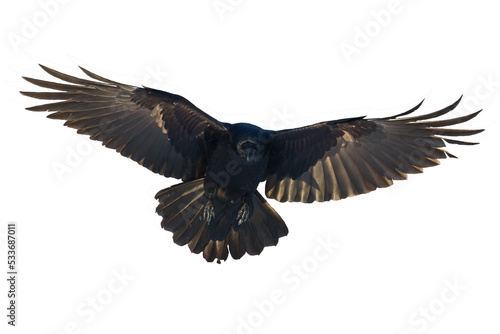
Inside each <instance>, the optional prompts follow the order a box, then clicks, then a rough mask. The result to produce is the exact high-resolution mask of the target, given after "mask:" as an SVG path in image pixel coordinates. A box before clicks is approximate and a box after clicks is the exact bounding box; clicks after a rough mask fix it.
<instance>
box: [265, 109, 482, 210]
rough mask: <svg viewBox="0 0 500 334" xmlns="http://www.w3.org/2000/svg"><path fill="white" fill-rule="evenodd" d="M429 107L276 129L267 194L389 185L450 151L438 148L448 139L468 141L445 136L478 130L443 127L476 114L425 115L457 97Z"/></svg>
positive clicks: (332, 194)
mask: <svg viewBox="0 0 500 334" xmlns="http://www.w3.org/2000/svg"><path fill="white" fill-rule="evenodd" d="M459 101H460V100H458V101H456V102H455V103H453V104H452V105H450V106H448V107H446V108H443V109H441V110H438V111H436V112H433V113H429V114H425V115H421V116H414V117H406V118H400V117H401V116H404V115H407V114H410V113H412V112H413V111H415V110H416V109H417V108H418V107H419V106H420V105H421V103H420V104H419V105H417V106H416V107H415V108H412V109H411V110H408V111H407V112H404V113H402V114H399V115H396V116H392V117H386V118H375V119H365V118H364V117H357V118H350V119H344V120H337V121H329V122H322V123H317V124H313V125H310V126H306V127H302V128H298V129H290V130H283V131H277V132H275V133H274V135H273V137H272V138H271V153H270V158H269V167H268V171H267V175H268V177H267V182H266V196H267V197H269V198H274V199H276V200H278V201H281V202H286V201H290V202H313V201H318V202H322V201H329V200H339V199H342V198H346V197H350V196H355V195H359V194H364V193H368V192H370V191H372V190H375V189H377V188H382V187H387V186H390V185H392V183H393V180H403V179H406V177H407V174H411V173H421V172H422V169H423V168H424V167H429V166H435V165H438V164H439V161H438V159H443V158H446V157H447V156H449V157H453V158H454V157H455V156H453V155H452V154H451V153H449V152H447V151H445V150H444V149H442V147H444V146H445V142H447V143H449V144H460V145H472V144H474V143H469V142H465V141H459V140H455V139H450V138H447V137H451V136H468V135H473V134H476V133H479V132H481V131H483V130H462V129H446V128H443V127H445V126H449V125H455V124H460V123H463V122H466V121H468V120H470V119H471V118H473V117H475V116H476V115H477V114H478V113H479V111H478V112H475V113H472V114H470V115H466V116H462V117H457V118H452V119H446V120H437V121H436V120H433V121H428V120H429V119H433V118H436V117H439V116H441V115H444V114H446V113H448V112H449V111H451V110H453V109H454V108H455V107H456V106H457V105H458V103H459Z"/></svg>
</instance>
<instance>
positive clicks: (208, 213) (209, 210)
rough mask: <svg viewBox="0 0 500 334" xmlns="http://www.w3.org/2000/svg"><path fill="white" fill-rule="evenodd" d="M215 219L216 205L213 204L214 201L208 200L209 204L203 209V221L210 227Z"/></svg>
mask: <svg viewBox="0 0 500 334" xmlns="http://www.w3.org/2000/svg"><path fill="white" fill-rule="evenodd" d="M214 217H215V210H214V204H213V203H212V200H208V202H207V204H205V208H204V209H203V220H204V221H206V222H207V225H210V222H211V221H212V219H213V218H214Z"/></svg>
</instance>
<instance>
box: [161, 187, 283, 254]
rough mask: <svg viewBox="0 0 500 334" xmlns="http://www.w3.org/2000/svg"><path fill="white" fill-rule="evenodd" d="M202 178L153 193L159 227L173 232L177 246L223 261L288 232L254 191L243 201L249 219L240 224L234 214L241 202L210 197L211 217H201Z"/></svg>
mask: <svg viewBox="0 0 500 334" xmlns="http://www.w3.org/2000/svg"><path fill="white" fill-rule="evenodd" d="M203 182H204V179H197V180H194V181H189V182H185V183H181V184H178V185H175V186H173V187H170V188H167V189H164V190H161V191H160V192H158V194H157V195H156V199H158V201H159V202H160V204H159V205H158V207H157V209H156V212H157V213H158V214H159V215H160V216H162V217H163V220H162V222H161V226H162V228H164V229H165V230H167V231H170V232H173V240H174V242H175V243H176V244H178V245H181V246H182V245H185V244H188V247H189V249H190V250H191V252H193V253H196V254H198V253H201V252H203V257H204V258H205V260H207V261H209V262H212V261H214V260H215V259H217V262H218V263H220V261H221V260H224V261H225V260H226V259H227V258H228V255H229V254H231V257H233V258H234V259H240V258H241V257H242V256H243V255H245V253H248V254H250V255H258V254H260V253H261V252H262V250H263V249H264V247H266V246H275V245H276V244H277V243H278V240H279V238H281V237H283V236H285V235H287V234H288V228H287V227H286V225H285V222H284V221H283V220H282V219H281V217H280V216H279V215H278V213H277V212H276V211H274V209H273V208H272V207H271V206H270V205H269V204H268V203H267V202H266V200H265V199H264V198H263V197H262V195H260V194H259V193H258V192H255V193H254V194H253V195H251V196H250V197H249V199H248V200H247V204H248V205H249V210H250V214H249V218H248V219H247V220H246V221H245V222H243V223H242V224H241V225H239V224H238V222H237V219H236V217H237V213H238V211H239V209H240V208H241V205H242V204H243V203H242V202H223V201H221V200H217V199H213V203H214V207H215V218H213V219H212V220H211V221H210V223H207V221H206V220H205V218H204V215H203V209H204V207H205V205H206V204H207V201H208V197H207V196H205V193H204V187H203Z"/></svg>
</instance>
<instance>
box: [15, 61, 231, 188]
mask: <svg viewBox="0 0 500 334" xmlns="http://www.w3.org/2000/svg"><path fill="white" fill-rule="evenodd" d="M40 66H41V67H42V68H43V69H44V70H45V71H46V72H48V73H49V74H51V75H52V76H54V77H56V78H58V79H61V80H63V81H65V82H68V83H70V84H64V83H56V82H50V81H44V80H38V79H32V78H26V77H25V78H24V79H26V80H27V81H29V82H31V83H33V84H35V85H37V86H40V87H43V88H48V89H52V90H55V92H54V91H52V92H21V93H22V94H24V95H27V96H30V97H34V98H37V99H42V100H59V102H54V103H48V104H43V105H39V106H35V107H30V108H27V109H28V110H32V111H49V112H53V113H51V114H49V115H48V116H47V117H48V118H54V119H63V120H66V122H65V123H64V125H66V126H69V127H72V128H75V129H78V133H81V134H87V135H89V136H90V139H94V140H99V141H102V142H103V145H105V146H106V147H109V148H112V149H115V150H116V151H118V152H120V153H121V154H122V155H123V156H125V157H128V158H131V159H132V160H134V161H136V162H138V163H139V164H141V165H142V166H144V167H146V168H148V169H150V170H152V171H153V172H155V173H159V174H162V175H164V176H167V177H175V178H179V179H180V178H182V179H183V180H191V179H196V178H199V177H202V176H203V175H204V174H205V169H206V164H207V161H208V159H209V158H210V153H211V149H212V148H213V147H212V146H213V145H215V142H216V140H217V138H219V136H220V135H221V134H222V133H225V132H227V130H226V129H225V127H224V125H223V124H222V123H220V122H219V121H217V120H216V119H215V118H213V117H211V116H209V115H207V114H206V113H204V112H203V111H201V110H200V109H198V108H197V107H196V106H195V105H193V104H192V103H191V102H189V101H188V100H186V99H185V98H183V97H182V96H179V95H175V94H171V93H167V92H164V91H160V90H156V89H152V88H147V87H135V86H130V85H125V84H121V83H118V82H115V81H112V80H108V79H105V78H103V77H100V76H98V75H96V74H94V73H92V72H89V71H87V70H85V69H83V68H82V70H83V71H84V72H85V73H86V74H87V75H88V76H89V77H91V78H92V79H95V81H94V80H86V79H80V78H77V77H73V76H70V75H67V74H64V73H61V72H58V71H55V70H52V69H50V68H48V67H45V66H42V65H40Z"/></svg>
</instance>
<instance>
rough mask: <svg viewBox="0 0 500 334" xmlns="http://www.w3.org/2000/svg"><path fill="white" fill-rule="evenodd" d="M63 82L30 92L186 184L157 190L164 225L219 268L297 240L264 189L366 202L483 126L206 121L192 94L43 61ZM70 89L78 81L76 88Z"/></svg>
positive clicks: (401, 120) (419, 121)
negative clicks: (67, 70) (283, 125)
mask: <svg viewBox="0 0 500 334" xmlns="http://www.w3.org/2000/svg"><path fill="white" fill-rule="evenodd" d="M40 66H41V67H42V68H43V69H44V70H45V71H46V72H48V73H49V74H50V75H52V76H54V77H56V78H58V79H61V80H62V81H65V82H66V83H56V82H50V81H44V80H38V79H32V78H27V77H23V78H24V79H25V80H27V81H29V82H30V83H32V84H35V85H37V86H40V87H43V88H48V89H51V90H55V91H49V92H21V93H22V94H24V95H27V96H29V97H33V98H37V99H42V100H55V101H58V102H53V103H48V104H42V105H38V106H34V107H30V108H26V109H27V110H31V111H49V112H53V113H50V114H49V115H48V116H47V117H48V118H53V119H62V120H65V121H66V122H65V123H64V125H66V126H69V127H72V128H75V129H77V130H78V131H77V132H78V133H80V134H86V135H89V136H90V139H93V140H99V141H101V142H102V144H103V145H104V146H106V147H109V148H112V149H115V150H116V151H118V152H120V153H121V154H122V155H123V156H125V157H128V158H131V159H132V160H134V161H136V162H138V163H139V164H140V165H142V166H144V167H146V168H148V169H149V170H151V171H153V172H155V173H158V174H161V175H163V176H165V177H174V178H177V179H182V181H183V182H182V183H180V184H177V185H174V186H172V187H170V188H167V189H163V190H161V191H159V192H158V193H157V194H156V199H158V201H159V205H158V207H157V209H156V212H157V213H158V214H159V215H160V216H161V217H162V218H163V219H162V221H161V226H162V228H164V229H165V230H168V231H171V232H173V240H174V242H175V243H176V244H178V245H185V244H187V245H188V246H189V249H190V250H191V252H193V253H197V254H198V253H200V252H203V257H204V258H205V259H206V260H207V261H209V262H212V261H214V260H215V259H217V262H218V263H220V261H221V260H224V261H225V260H226V259H227V257H228V254H229V253H230V254H231V256H232V257H233V258H234V259H239V258H241V257H242V256H243V255H244V254H245V253H248V254H250V255H258V254H260V253H261V252H262V250H263V248H264V247H266V246H271V245H276V244H277V243H278V239H279V238H281V237H283V236H285V235H287V234H288V228H287V226H286V225H285V223H284V221H283V220H282V219H281V217H280V216H279V215H278V213H277V212H276V211H275V210H274V209H273V208H272V207H271V206H270V205H269V204H268V203H267V202H266V200H265V199H264V197H262V195H261V194H259V192H258V191H257V186H258V185H259V183H260V182H263V181H265V182H266V187H265V194H266V196H267V197H268V198H273V199H275V200H278V201H280V202H287V201H288V202H303V203H310V202H314V201H317V202H323V201H329V200H340V199H343V198H346V197H350V196H355V195H359V194H365V193H368V192H370V191H372V190H375V189H377V188H384V187H387V186H390V185H392V183H393V180H403V179H406V178H407V174H411V173H422V171H423V168H424V167H430V166H435V165H438V164H439V160H438V159H444V158H446V157H451V158H456V157H455V156H454V155H453V154H451V153H449V152H448V151H446V150H444V149H443V147H444V146H445V142H446V143H448V144H459V145H474V144H477V143H472V142H466V141H461V140H456V139H451V138H448V137H454V136H468V135H474V134H477V133H479V132H481V131H483V130H463V129H449V128H448V129H447V128H443V127H446V126H449V125H455V124H459V123H463V122H466V121H468V120H470V119H472V118H474V117H475V116H476V115H477V114H478V113H479V112H480V111H481V110H480V111H478V112H475V113H472V114H469V115H465V116H461V117H456V118H451V119H445V120H430V119H434V118H436V117H439V116H442V115H444V114H446V113H448V112H450V111H451V110H453V109H454V108H455V107H456V106H457V105H458V104H459V102H460V99H458V101H456V102H455V103H453V104H451V105H450V106H448V107H445V108H443V109H441V110H438V111H435V112H432V113H429V114H425V115H421V116H413V117H403V116H406V115H408V114H410V113H412V112H414V111H415V110H417V109H418V108H419V107H420V106H421V105H422V103H423V101H422V102H420V103H419V104H418V105H417V106H415V107H414V108H412V109H410V110H408V111H406V112H403V113H400V114H398V115H395V116H391V117H385V118H365V117H354V118H346V119H341V120H334V121H327V122H321V123H316V124H313V125H309V126H305V127H301V128H296V129H288V130H281V131H272V130H264V129H261V128H260V127H258V126H255V125H252V124H248V123H237V124H230V123H224V122H220V121H218V120H216V119H215V118H213V117H211V116H209V115H208V114H206V113H204V112H203V111H202V110H200V109H198V108H197V107H196V106H195V105H193V104H192V103H191V102H189V101H188V100H187V99H185V98H183V97H182V96H179V95H175V94H171V93H167V92H164V91H160V90H156V89H153V88H149V87H135V86H130V85H126V84H122V83H119V82H116V81H112V80H108V79H105V78H103V77H101V76H98V75H96V74H94V73H92V72H90V71H88V70H86V69H84V68H81V67H80V68H81V70H82V71H83V72H84V73H85V74H86V75H88V76H89V77H90V78H91V79H93V80H88V79H80V78H78V77H74V76H70V75H67V74H64V73H61V72H58V71H55V70H53V69H50V68H48V67H45V66H43V65H40ZM68 83H69V84H68Z"/></svg>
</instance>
